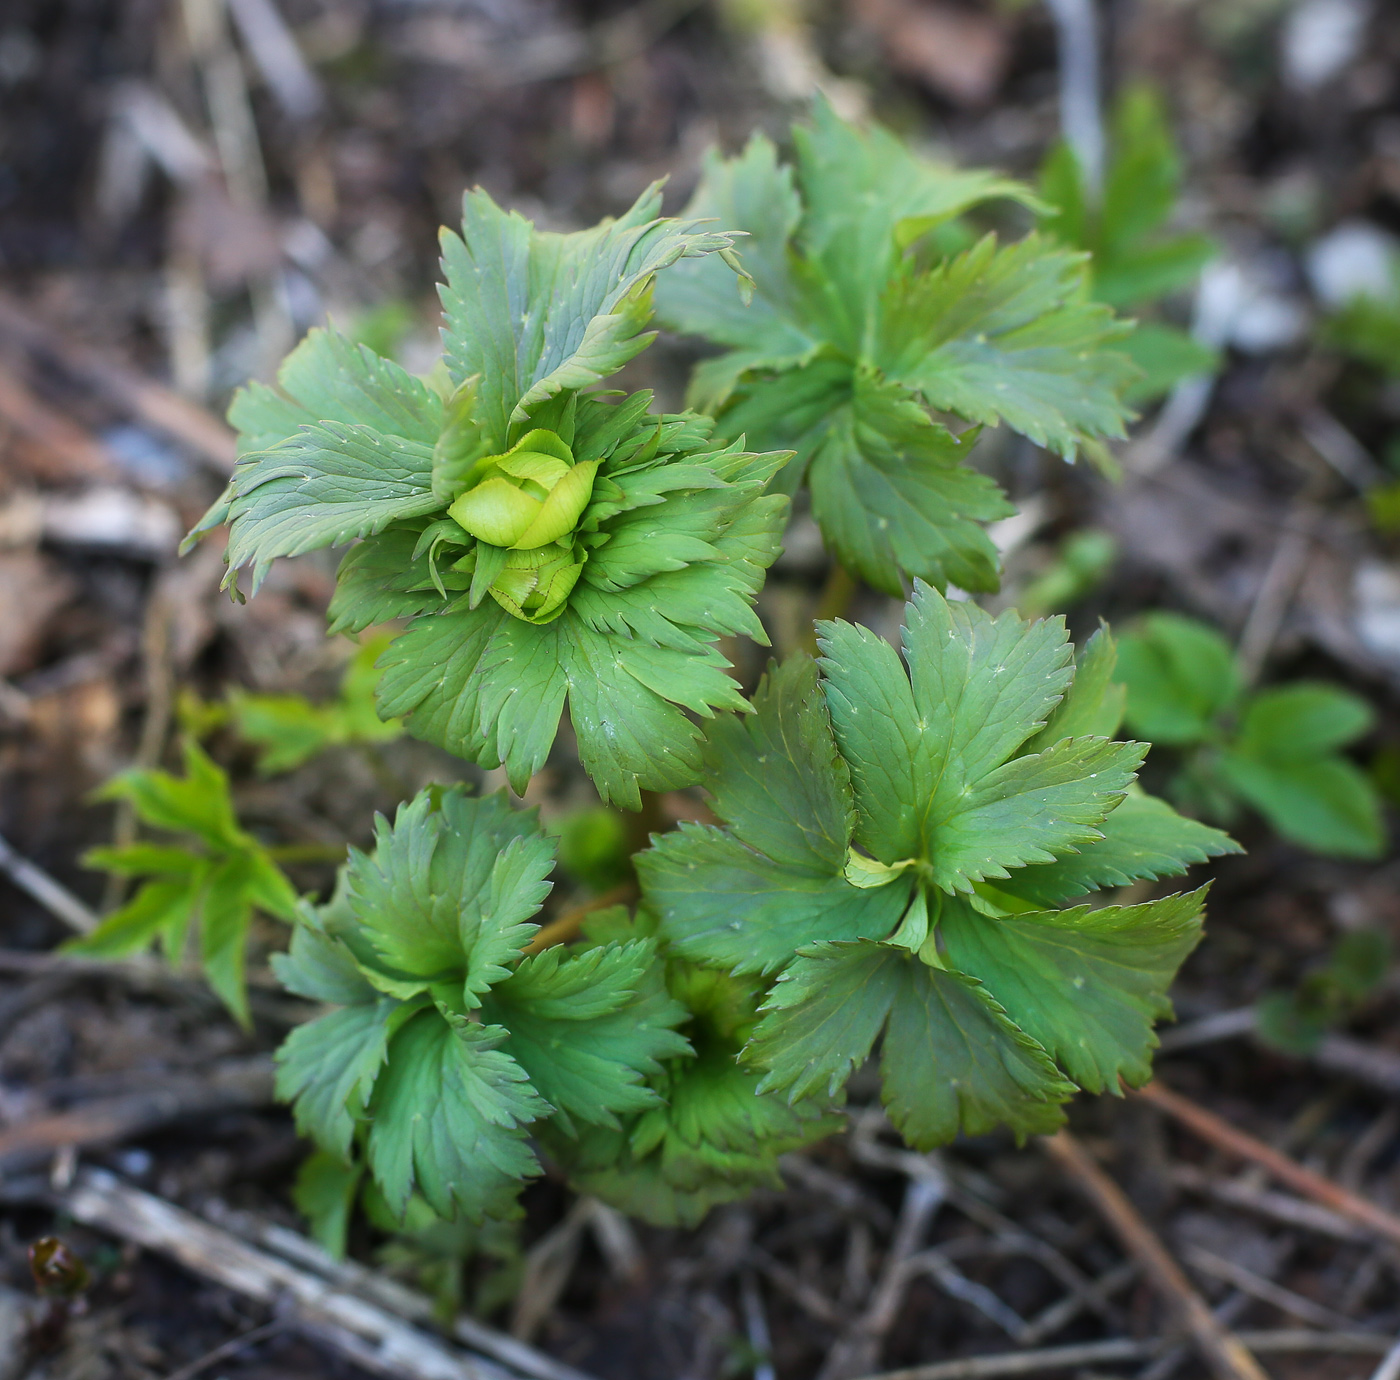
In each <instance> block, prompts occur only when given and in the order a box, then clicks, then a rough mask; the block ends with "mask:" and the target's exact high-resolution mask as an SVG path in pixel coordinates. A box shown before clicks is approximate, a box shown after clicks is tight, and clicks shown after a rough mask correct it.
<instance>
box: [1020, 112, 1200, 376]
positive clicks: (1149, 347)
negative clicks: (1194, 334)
mask: <svg viewBox="0 0 1400 1380" xmlns="http://www.w3.org/2000/svg"><path fill="white" fill-rule="evenodd" d="M1109 154H1110V156H1109V161H1108V168H1107V170H1106V175H1105V177H1104V185H1103V189H1102V192H1101V193H1100V194H1097V195H1096V194H1095V192H1094V191H1093V190H1092V189H1091V188H1090V187H1089V186H1088V184H1087V182H1086V180H1085V177H1084V173H1083V170H1082V169H1081V168H1080V166H1079V161H1078V159H1077V158H1076V157H1075V155H1074V150H1073V149H1071V148H1070V146H1069V145H1068V144H1067V143H1064V142H1061V143H1058V144H1056V145H1055V147H1054V148H1053V149H1052V150H1051V151H1050V153H1049V155H1048V156H1047V158H1046V160H1045V164H1044V166H1043V167H1042V168H1041V171H1040V188H1039V190H1040V195H1041V197H1042V199H1043V200H1044V201H1045V203H1046V205H1047V207H1048V209H1047V210H1046V211H1045V212H1043V213H1042V215H1041V218H1040V221H1041V226H1042V228H1043V229H1044V230H1045V232H1046V233H1047V234H1049V235H1052V236H1053V237H1054V238H1056V239H1058V240H1060V241H1061V242H1062V243H1064V244H1067V245H1071V246H1073V247H1074V248H1076V249H1082V250H1085V251H1086V252H1087V253H1088V254H1089V255H1090V260H1089V262H1090V275H1091V289H1090V290H1091V292H1092V293H1093V296H1094V297H1095V298H1096V299H1097V300H1098V301H1100V302H1106V303H1108V304H1109V305H1110V306H1111V307H1114V308H1116V309H1117V310H1119V311H1124V312H1131V313H1133V314H1134V315H1139V316H1147V317H1148V318H1149V319H1146V320H1140V321H1139V322H1138V326H1137V329H1136V330H1135V331H1133V333H1132V334H1131V335H1129V336H1127V337H1126V338H1125V339H1124V340H1123V342H1122V344H1121V346H1120V347H1119V348H1120V349H1122V350H1123V351H1124V352H1125V353H1126V354H1128V355H1129V356H1130V357H1131V358H1132V360H1133V362H1134V363H1135V364H1136V365H1137V366H1138V367H1139V368H1140V369H1141V370H1142V376H1141V377H1140V378H1139V379H1138V380H1137V381H1136V382H1135V383H1133V384H1131V385H1130V387H1129V389H1128V391H1127V397H1128V399H1129V401H1131V402H1149V401H1151V400H1152V399H1154V398H1158V397H1160V396H1161V395H1162V394H1163V393H1165V392H1166V391H1167V390H1168V389H1169V388H1171V387H1172V386H1173V385H1174V384H1176V383H1178V382H1179V381H1180V380H1181V379H1183V378H1185V377H1187V376H1188V375H1191V374H1203V373H1210V372H1213V371H1214V370H1215V369H1216V368H1217V367H1218V365H1219V357H1218V355H1217V354H1216V352H1215V351H1214V350H1210V349H1208V348H1206V347H1205V346H1204V345H1202V344H1200V343H1199V342H1198V341H1196V340H1193V339H1192V338H1191V336H1189V335H1187V334H1186V332H1185V331H1182V330H1179V329H1178V328H1176V327H1175V326H1172V325H1169V324H1167V323H1166V322H1164V321H1161V320H1157V319H1153V314H1152V308H1154V307H1155V306H1156V304H1157V303H1158V302H1159V301H1160V300H1161V299H1162V298H1164V297H1167V296H1169V295H1170V294H1171V293H1174V292H1178V291H1180V290H1181V289H1182V288H1186V287H1189V286H1190V285H1191V284H1192V283H1193V282H1195V280H1196V278H1197V276H1198V275H1199V273H1200V271H1201V268H1202V266H1203V265H1204V264H1205V263H1206V262H1208V261H1209V260H1210V259H1211V258H1213V257H1214V256H1215V253H1216V245H1215V243H1214V242H1213V241H1212V240H1211V239H1210V238H1209V237H1208V236H1206V235H1200V234H1173V233H1171V231H1170V230H1169V229H1168V227H1169V225H1170V222H1171V219H1172V217H1173V215H1174V213H1175V211H1176V207H1177V201H1178V198H1179V196H1180V192H1181V160H1180V157H1179V155H1178V153H1177V150H1176V144H1175V141H1174V140H1173V138H1172V133H1171V126H1170V124H1169V123H1168V121H1167V113H1166V110H1165V108H1164V106H1163V104H1162V100H1161V97H1160V96H1159V95H1158V94H1157V93H1156V92H1155V91H1154V90H1152V88H1150V87H1147V86H1132V87H1129V88H1128V89H1127V90H1125V91H1124V92H1123V94H1122V96H1121V97H1120V98H1119V100H1118V104H1117V108H1116V110H1115V111H1114V116H1113V123H1112V131H1111V139H1110V146H1109Z"/></svg>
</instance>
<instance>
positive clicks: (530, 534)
mask: <svg viewBox="0 0 1400 1380" xmlns="http://www.w3.org/2000/svg"><path fill="white" fill-rule="evenodd" d="M597 473H598V462H597V461H596V460H588V461H585V462H584V463H583V464H575V463H574V456H573V452H572V451H571V450H570V449H569V447H568V446H567V445H565V444H564V442H563V441H562V440H561V439H560V438H559V437H558V436H556V435H555V433H554V432H552V431H543V430H537V431H530V432H527V433H526V434H525V435H524V436H522V437H521V438H520V440H519V441H517V442H516V444H515V445H514V446H513V447H512V448H511V449H510V450H508V451H507V452H506V453H505V454H504V455H492V456H488V457H487V458H486V459H484V460H482V461H479V462H478V465H477V467H476V470H475V474H476V476H477V482H476V483H475V484H474V485H473V487H471V488H470V489H468V490H467V492H466V493H464V494H462V495H461V497H460V498H458V499H457V500H456V501H455V502H454V503H453V504H452V506H451V507H450V508H449V509H448V510H447V511H448V514H449V516H450V517H451V518H452V519H453V520H454V521H455V522H456V523H457V524H458V525H459V526H460V527H461V528H462V529H463V530H464V531H466V532H468V533H470V534H471V535H472V536H474V537H475V538H476V539H477V540H478V541H484V542H487V543H488V544H489V545H491V546H501V547H505V548H506V549H507V550H511V551H531V550H534V549H536V548H537V547H541V546H548V545H549V544H550V543H551V542H556V541H558V540H559V539H560V538H561V537H566V536H568V535H569V533H570V532H572V531H573V530H574V528H575V527H576V526H577V525H578V522H579V519H580V518H581V517H582V516H583V513H584V509H586V508H587V507H588V501H589V499H591V498H592V497H593V480H594V477H595V476H596V475H597Z"/></svg>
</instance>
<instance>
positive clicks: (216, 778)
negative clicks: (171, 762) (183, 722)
mask: <svg viewBox="0 0 1400 1380" xmlns="http://www.w3.org/2000/svg"><path fill="white" fill-rule="evenodd" d="M184 755H185V775H184V776H183V777H179V776H172V775H171V774H170V773H169V772H164V771H143V770H139V769H133V770H131V771H125V772H122V773H121V774H120V775H119V776H116V777H113V779H112V780H111V781H109V782H108V783H107V784H106V785H105V786H103V787H102V788H101V790H100V791H98V792H97V796H96V798H97V799H99V800H126V801H129V802H130V803H131V806H132V808H133V809H134V811H135V813H136V817H137V819H138V820H140V821H141V822H142V823H143V824H146V825H149V826H150V827H151V828H152V829H156V830H159V831H160V832H162V833H165V834H173V835H175V836H177V837H178V838H180V839H181V842H178V843H132V844H125V845H121V846H118V847H113V848H94V849H92V850H90V851H89V852H88V853H87V854H86V856H85V857H84V859H83V863H84V865H85V866H87V867H92V868H100V869H101V870H103V871H105V872H109V873H111V874H113V875H114V876H117V877H123V878H126V877H140V878H146V879H147V880H145V881H143V882H142V883H141V886H140V887H139V888H138V890H137V892H136V894H135V895H134V896H133V897H132V898H131V900H130V901H128V902H127V903H126V904H125V905H124V906H121V907H120V908H119V909H117V910H116V911H114V912H113V913H112V914H111V915H109V916H107V917H106V918H105V919H104V920H103V922H102V923H101V925H99V926H98V927H97V929H95V930H94V931H93V932H92V933H91V934H88V935H84V936H82V937H81V938H79V939H73V940H70V941H69V942H68V944H67V945H66V946H65V947H66V949H67V950H68V951H69V952H70V953H82V954H90V955H94V956H97V957H103V958H120V957H125V956H127V955H129V954H134V953H140V952H141V951H142V950H144V949H147V948H149V947H150V946H151V944H152V943H154V942H156V941H157V940H159V942H160V944H161V947H162V948H163V949H164V951H165V955H166V957H167V958H168V959H169V960H170V962H171V963H172V964H176V963H179V962H180V961H181V959H182V958H183V957H184V953H185V947H186V943H187V941H188V940H189V937H190V935H191V932H194V933H196V934H197V935H198V943H199V957H200V962H201V963H202V965H203V968H204V974H205V977H206V978H207V979H208V980H209V985H210V986H211V987H212V988H213V989H214V991H215V992H216V993H217V994H218V997H219V999H220V1000H221V1001H222V1002H223V1003H224V1005H225V1006H226V1007H228V1009H229V1010H230V1011H231V1012H232V1013H233V1015H234V1016H236V1017H237V1018H238V1020H239V1021H240V1022H241V1023H242V1024H244V1025H247V1024H248V1021H249V1014H248V991H247V985H246V982H245V980H244V966H245V961H246V950H247V942H248V932H249V929H250V927H251V925H252V922H253V915H254V912H256V911H262V912H264V913H266V914H268V915H271V916H274V917H276V918H277V919H279V920H286V921H291V920H292V919H294V918H295V915H296V907H297V893H296V889H295V888H294V887H293V886H292V884H291V882H289V881H288V880H287V877H286V874H285V873H283V871H282V869H281V868H280V867H278V866H277V864H276V863H275V862H274V861H273V860H272V858H271V856H270V855H269V853H268V851H267V849H266V848H265V847H264V846H263V845H262V844H261V843H259V841H258V840H257V839H255V838H254V837H253V836H252V835H251V834H249V833H247V832H246V831H245V830H244V829H242V828H241V827H240V826H239V823H238V819H237V816H236V815H235V813H234V807H233V799H232V796H231V795H230V793H229V782H228V776H227V775H226V774H225V773H224V771H223V770H222V769H221V768H220V767H219V766H218V765H217V764H216V763H214V762H213V761H211V760H210V758H209V757H208V756H207V755H206V754H205V753H204V751H203V750H202V749H201V748H200V747H199V745H198V744H197V743H195V742H194V741H193V740H188V741H186V743H185V749H184Z"/></svg>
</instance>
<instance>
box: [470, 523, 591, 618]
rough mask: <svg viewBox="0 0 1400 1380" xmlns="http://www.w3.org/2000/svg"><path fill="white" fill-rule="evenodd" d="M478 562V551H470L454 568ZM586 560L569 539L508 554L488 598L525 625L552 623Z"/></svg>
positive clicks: (493, 582)
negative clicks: (524, 621) (526, 623)
mask: <svg viewBox="0 0 1400 1380" xmlns="http://www.w3.org/2000/svg"><path fill="white" fill-rule="evenodd" d="M479 559H480V557H479V554H478V552H476V551H473V552H469V553H468V554H467V555H466V556H464V557H463V558H462V559H461V560H460V561H458V562H457V563H456V565H455V566H454V567H453V568H454V569H457V570H469V569H471V570H474V569H475V568H476V563H477V561H478V560H479ZM587 559H588V552H587V551H586V550H584V549H583V548H582V547H578V546H576V544H575V543H574V542H573V541H571V540H565V541H558V542H552V543H551V544H550V545H548V546H537V547H533V548H531V549H530V550H528V551H520V550H517V551H511V552H510V553H509V554H508V555H507V556H506V560H505V565H504V567H503V568H502V569H501V570H500V571H499V572H498V573H497V575H496V577H495V578H494V579H493V580H492V581H491V584H490V586H489V587H488V588H489V591H490V594H491V597H492V598H493V599H494V600H495V601H496V602H497V603H498V604H499V605H500V606H501V607H502V608H503V609H505V610H506V611H507V612H508V613H513V614H514V615H515V616H516V617H517V618H523V619H525V620H526V622H529V623H549V622H552V621H553V620H554V619H555V618H558V617H559V615H560V614H561V613H563V611H564V604H565V603H566V601H567V600H568V597H569V595H570V593H572V591H573V588H574V586H575V585H576V584H577V583H578V577H579V574H580V573H581V572H582V570H583V563H584V562H585V561H586V560H587Z"/></svg>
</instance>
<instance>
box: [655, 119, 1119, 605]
mask: <svg viewBox="0 0 1400 1380" xmlns="http://www.w3.org/2000/svg"><path fill="white" fill-rule="evenodd" d="M794 139H795V142H796V146H797V160H796V165H795V167H794V168H785V167H783V166H781V165H780V164H779V162H778V160H777V155H776V151H775V150H774V148H773V146H772V144H771V143H769V142H768V141H767V140H766V139H764V138H762V137H761V136H759V137H755V138H754V139H753V140H751V141H750V142H749V144H748V146H747V147H746V148H745V150H744V151H743V153H742V154H741V155H740V156H739V157H737V158H735V159H731V160H727V161H726V160H723V159H720V158H718V157H715V156H711V157H710V158H709V160H708V161H707V163H706V165H705V170H704V175H703V177H702V179H701V182H700V185H699V187H698V188H697V190H696V192H695V195H694V197H693V198H692V201H691V203H690V206H689V207H688V208H687V214H690V215H704V214H710V215H718V216H720V217H721V218H722V219H723V222H724V223H725V224H726V225H733V226H735V227H736V228H738V229H740V230H743V231H746V232H748V235H749V238H748V239H747V240H744V241H741V242H740V244H739V249H740V253H741V255H746V256H748V258H747V259H746V262H750V267H751V269H752V272H753V275H754V279H755V284H756V289H755V296H754V302H753V304H752V305H751V306H749V307H748V308H745V307H743V306H742V305H739V304H736V303H735V301H734V300H733V297H732V294H726V293H725V291H724V287H725V284H724V280H723V277H722V275H721V272H720V270H719V268H718V266H717V265H715V264H713V263H709V262H705V261H700V262H697V263H695V264H692V265H684V266H682V267H681V268H680V269H679V270H678V271H677V272H675V273H672V274H670V275H668V276H667V277H666V278H664V279H662V280H660V281H659V283H658V297H657V302H658V311H659V314H660V316H661V319H662V320H663V322H664V323H665V324H667V325H669V326H671V327H673V328H674V329H676V330H679V331H683V332H687V333H689V334H692V335H698V336H701V337H703V338H705V339H706V340H708V341H710V342H711V343H712V344H715V345H720V346H723V347H725V351H726V352H725V353H723V354H721V355H719V356H718V357H717V358H713V359H708V360H705V361H702V362H701V363H700V364H699V365H698V366H697V367H696V370H695V374H694V376H693V379H692V383H691V391H690V395H689V396H690V400H691V401H692V403H694V404H695V405H696V406H701V407H704V408H707V409H709V410H711V411H714V412H715V413H716V414H717V416H718V418H719V434H721V435H723V436H729V437H733V436H739V435H741V434H742V435H746V436H747V437H748V439H749V441H750V442H752V443H757V444H761V445H764V446H783V447H787V446H791V447H792V448H793V449H794V450H795V451H796V452H797V458H796V460H795V461H794V462H793V465H792V466H791V467H790V468H789V471H788V473H787V474H785V475H784V477H783V479H782V481H781V483H782V485H783V487H784V488H785V489H786V490H787V491H788V492H791V491H793V490H794V489H795V488H796V487H797V484H798V483H799V482H800V481H801V479H802V478H803V477H804V476H805V477H806V478H807V480H808V482H809V484H810V487H811V491H812V498H813V512H814V515H815V516H816V518H817V521H818V523H819V524H820V526H821V528H822V532H823V535H824V536H825V537H826V540H827V543H828V545H830V546H831V547H832V548H833V550H834V551H835V553H836V555H837V557H838V559H839V560H840V561H841V562H842V563H843V564H845V565H846V566H848V567H849V568H850V569H851V570H852V571H854V572H855V573H857V574H859V575H860V576H861V578H863V579H864V580H866V581H867V582H868V583H870V584H872V585H873V586H875V587H876V588H878V589H882V590H885V591H888V592H890V593H900V592H901V591H902V589H903V588H904V587H905V585H906V584H907V582H908V580H909V579H911V578H913V577H918V578H920V579H924V580H927V581H928V582H929V583H932V584H935V585H937V586H939V587H942V586H944V585H946V584H947V583H949V582H953V583H956V584H958V585H959V586H961V587H962V588H964V589H994V588H995V587H996V580H997V558H996V553H995V551H994V549H993V548H992V546H991V544H990V542H989V541H988V540H987V538H986V536H985V534H984V533H983V532H982V531H981V528H980V526H979V524H982V523H985V522H988V521H991V520H993V519H995V518H997V517H1000V516H1004V515H1005V514H1006V513H1007V512H1009V511H1010V509H1009V508H1008V507H1007V506H1006V505H1005V500H1004V498H1003V497H1002V495H1001V493H1000V491H999V490H998V489H997V487H996V486H995V485H994V484H993V483H991V481H990V480H988V479H987V478H986V477H985V476H982V475H979V474H977V473H976V472H974V471H972V470H970V469H969V468H967V466H966V464H965V460H966V452H967V451H968V450H969V449H970V448H971V445H972V443H973V441H974V440H975V439H976V431H975V429H973V430H972V431H969V432H967V433H965V434H964V435H963V436H962V437H961V438H957V439H955V438H954V437H953V436H952V435H950V434H949V433H948V432H947V431H946V430H945V429H944V428H943V427H942V426H940V425H938V424H936V423H935V422H934V421H933V420H932V419H931V418H930V416H929V409H930V408H938V409H942V410H943V411H945V412H953V413H956V414H958V415H960V416H961V417H963V418H964V419H966V420H968V421H973V422H989V423H996V422H1000V421H1005V422H1006V423H1007V424H1008V425H1010V426H1012V427H1014V428H1015V429H1017V430H1018V431H1021V432H1023V433H1024V434H1025V435H1027V436H1030V437H1031V438H1032V439H1034V440H1036V441H1038V442H1040V443H1041V444H1044V445H1048V446H1051V447H1052V448H1054V449H1056V450H1059V451H1060V452H1061V453H1062V454H1064V455H1066V456H1067V457H1068V458H1073V456H1074V454H1075V453H1076V450H1077V448H1078V447H1079V445H1080V444H1081V443H1082V442H1083V441H1084V440H1085V439H1087V438H1090V437H1099V436H1105V435H1108V436H1118V435H1122V432H1123V423H1124V420H1125V418H1126V417H1127V416H1128V412H1127V410H1126V408H1125V406H1124V404H1123V402H1122V399H1121V394H1122V392H1123V390H1124V389H1125V388H1126V387H1127V386H1128V384H1129V383H1130V382H1131V381H1132V380H1133V379H1134V378H1135V377H1136V376H1137V371H1136V370H1135V368H1134V366H1133V365H1132V364H1131V362H1130V361H1129V360H1128V359H1127V358H1126V356H1124V355H1123V354H1121V353H1119V352H1117V351H1116V348H1115V347H1116V344H1117V342H1118V341H1119V340H1120V339H1121V338H1122V336H1123V335H1124V333H1125V331H1126V329H1127V328H1126V327H1124V326H1122V325H1121V324H1118V323H1115V322H1114V321H1113V319H1112V313H1111V312H1110V311H1108V310H1107V309H1106V308H1104V307H1102V306H1098V305H1096V304H1094V303H1092V302H1090V301H1089V300H1088V297H1087V289H1086V285H1087V274H1086V270H1085V264H1084V260H1083V256H1082V255H1075V254H1072V253H1067V252H1065V251H1063V250H1060V249H1057V248H1055V247H1054V246H1053V245H1051V244H1049V243H1047V242H1046V241H1044V240H1043V239H1040V238H1038V237H1035V236H1032V237H1030V238H1029V239H1027V240H1024V241H1022V242H1021V243H1019V244H1015V245H1011V246H1008V247H1006V248H1000V249H999V248H998V247H997V245H996V242H995V240H994V239H990V238H989V239H988V240H986V241H984V242H983V243H982V244H981V245H979V246H977V247H976V248H974V249H972V250H970V251H968V252H967V253H966V254H963V255H961V256H959V257H958V258H957V259H955V260H953V261H952V262H951V263H946V264H943V265H941V266H940V265H935V266H934V267H932V268H930V267H929V259H930V256H929V253H928V252H927V244H926V243H925V241H926V239H927V237H928V236H929V233H930V232H931V231H934V230H936V229H937V228H938V227H939V226H940V225H943V224H945V223H946V222H948V221H949V220H951V219H952V218H955V217H957V216H960V215H962V214H964V213H965V212H968V211H969V210H972V209H974V208H976V207H978V206H979V205H981V204H983V203H986V202H989V201H993V200H1006V199H1010V200H1015V201H1021V202H1023V203H1024V204H1026V205H1028V206H1031V207H1033V208H1036V209H1041V210H1043V209H1044V208H1043V206H1042V204H1041V203H1040V202H1038V201H1037V200H1036V198H1035V197H1034V196H1033V195H1032V194H1031V193H1030V192H1029V190H1028V189H1027V188H1025V187H1023V186H1021V185H1020V184H1018V183H1015V182H1011V181H1008V180H1006V179H1004V178H1000V177H998V176H996V175H995V174H992V173H987V172H968V171H961V170H958V169H955V168H949V167H944V166H939V165H937V164H935V163H932V162H930V161H928V160H926V159H923V158H920V157H918V156H916V155H914V154H913V153H911V152H910V151H909V150H908V149H907V148H906V147H905V146H904V145H903V144H902V143H901V142H900V141H899V140H897V139H896V138H894V137H893V136H892V135H890V134H889V133H887V132H886V131H884V130H881V129H879V128H873V129H870V130H868V131H861V130H857V129H855V128H853V127H852V126H850V125H847V124H844V123H843V122H842V121H841V120H840V119H838V118H837V117H836V115H835V114H834V113H833V112H832V111H831V109H830V107H829V106H827V105H826V103H825V102H819V103H818V105H817V108H816V111H815V113H814V119H813V124H812V125H811V127H798V128H797V129H796V130H795V131H794Z"/></svg>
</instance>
